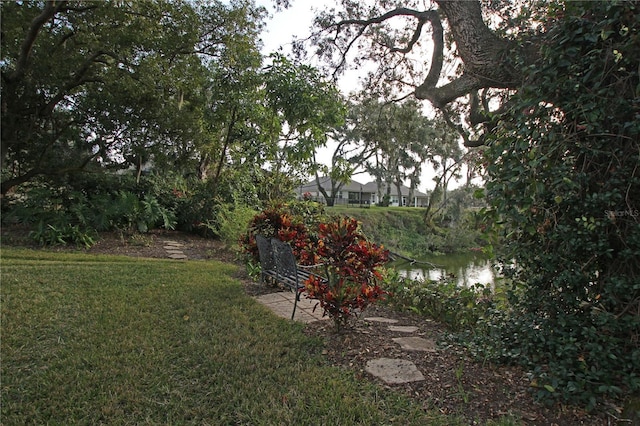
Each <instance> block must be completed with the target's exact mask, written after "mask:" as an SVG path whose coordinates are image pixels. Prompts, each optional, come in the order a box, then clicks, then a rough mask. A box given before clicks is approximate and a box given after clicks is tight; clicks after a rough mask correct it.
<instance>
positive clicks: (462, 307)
mask: <svg viewBox="0 0 640 426" xmlns="http://www.w3.org/2000/svg"><path fill="white" fill-rule="evenodd" d="M385 288H389V289H390V290H391V292H392V293H393V297H392V298H390V300H389V302H390V303H391V304H392V305H393V306H395V307H396V308H398V309H400V310H410V311H413V312H416V313H418V314H420V315H423V316H426V317H428V318H431V319H433V320H436V321H438V322H441V323H443V324H446V325H447V326H448V327H449V329H451V330H452V331H462V330H471V329H473V328H474V326H475V325H476V324H477V323H478V321H479V320H480V319H481V318H484V317H485V316H486V314H487V312H488V311H489V310H490V309H492V308H493V306H494V304H495V302H494V298H493V293H492V291H491V289H490V288H488V287H485V286H483V285H482V284H476V285H475V286H473V287H461V286H458V285H457V283H456V282H455V281H452V280H451V279H449V278H446V277H444V278H442V279H440V280H409V279H406V278H403V277H400V276H397V275H395V276H393V277H391V278H387V279H386V280H385Z"/></svg>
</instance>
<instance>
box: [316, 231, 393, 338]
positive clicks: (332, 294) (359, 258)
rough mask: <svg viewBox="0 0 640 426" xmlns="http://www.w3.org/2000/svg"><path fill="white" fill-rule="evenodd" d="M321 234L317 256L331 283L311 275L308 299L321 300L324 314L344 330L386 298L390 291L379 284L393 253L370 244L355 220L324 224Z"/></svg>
mask: <svg viewBox="0 0 640 426" xmlns="http://www.w3.org/2000/svg"><path fill="white" fill-rule="evenodd" d="M318 234H319V235H318V244H317V246H316V247H315V254H316V256H317V258H318V260H319V261H320V262H321V263H322V264H323V265H324V266H323V269H324V271H325V277H326V278H327V281H322V280H320V279H319V278H318V277H317V276H311V278H310V279H309V280H308V281H307V282H306V283H305V287H306V290H307V297H309V298H311V299H317V300H318V301H319V303H320V307H321V308H322V309H323V310H324V314H326V315H329V316H330V317H331V318H332V319H333V321H334V323H335V324H336V326H337V327H341V326H344V325H346V324H347V323H348V321H349V320H350V319H351V318H352V317H354V316H357V315H358V314H359V313H360V312H362V311H363V310H364V309H365V308H366V307H367V306H368V305H369V304H371V303H374V302H376V301H379V300H383V299H384V298H385V296H386V294H387V292H386V291H384V290H383V289H382V288H381V287H380V285H379V283H380V282H381V281H382V272H381V268H382V266H383V265H384V263H386V262H387V260H388V257H389V252H388V251H387V250H385V249H384V248H383V247H381V246H378V245H376V244H373V243H371V242H370V241H367V239H366V238H365V237H364V235H363V234H362V233H361V232H359V230H358V222H357V221H356V220H355V219H351V218H341V219H338V220H336V221H334V222H330V223H322V224H320V226H319V232H318Z"/></svg>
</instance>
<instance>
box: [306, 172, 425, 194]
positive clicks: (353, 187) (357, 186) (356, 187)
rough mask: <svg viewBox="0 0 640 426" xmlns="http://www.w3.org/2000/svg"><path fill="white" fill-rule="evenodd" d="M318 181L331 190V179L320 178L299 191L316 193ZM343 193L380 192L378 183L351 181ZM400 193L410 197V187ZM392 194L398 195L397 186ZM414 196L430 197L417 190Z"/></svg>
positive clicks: (382, 190)
mask: <svg viewBox="0 0 640 426" xmlns="http://www.w3.org/2000/svg"><path fill="white" fill-rule="evenodd" d="M318 181H320V185H321V186H322V188H324V189H326V190H331V178H330V177H328V176H323V177H320V178H318V179H314V180H312V181H311V182H308V183H306V184H304V185H301V186H300V187H299V188H298V189H299V190H300V192H312V191H313V192H315V191H317V190H318V183H317V182H318ZM386 188H387V184H386V183H383V184H382V185H381V188H380V191H381V192H383V193H384V192H386ZM340 190H341V191H348V192H360V191H362V192H364V193H367V194H375V193H376V192H378V185H377V184H376V182H375V181H374V182H369V183H367V184H364V185H363V184H361V183H360V182H358V181H355V180H351V181H349V183H347V184H345V185H343V186H342V188H340ZM400 193H401V194H402V195H403V196H408V195H409V187H407V186H404V185H402V186H401V187H400ZM391 194H392V195H397V190H396V187H395V185H391ZM413 196H414V197H428V195H427V194H425V193H424V192H421V191H418V190H417V189H414V190H413Z"/></svg>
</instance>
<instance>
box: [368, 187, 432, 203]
mask: <svg viewBox="0 0 640 426" xmlns="http://www.w3.org/2000/svg"><path fill="white" fill-rule="evenodd" d="M364 190H365V191H367V192H371V193H373V198H372V202H373V203H376V204H380V203H381V202H382V200H383V198H384V196H385V195H386V194H387V184H386V183H382V184H381V185H380V188H378V185H377V183H376V182H369V183H368V184H366V185H365V186H364ZM410 192H411V190H410V189H409V187H408V186H405V185H402V186H401V187H400V195H398V189H397V187H396V186H395V185H391V187H390V188H389V205H390V206H407V207H426V206H427V205H428V204H429V195H428V194H425V193H424V192H421V191H418V190H417V189H414V190H413V193H412V194H411V197H410V195H409V193H410Z"/></svg>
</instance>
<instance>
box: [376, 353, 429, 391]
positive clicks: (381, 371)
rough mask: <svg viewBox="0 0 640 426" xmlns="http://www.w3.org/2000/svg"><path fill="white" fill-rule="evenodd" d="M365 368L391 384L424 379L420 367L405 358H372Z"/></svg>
mask: <svg viewBox="0 0 640 426" xmlns="http://www.w3.org/2000/svg"><path fill="white" fill-rule="evenodd" d="M365 370H366V371H367V372H368V373H369V374H372V375H374V376H376V377H378V378H380V379H382V380H383V381H384V382H385V383H387V384H390V385H392V384H398V383H408V382H419V381H421V380H424V376H423V375H422V373H421V372H420V370H418V367H416V365H415V364H414V363H413V362H411V361H408V360H405V359H393V358H377V359H372V360H369V361H368V362H367V365H366V366H365Z"/></svg>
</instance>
